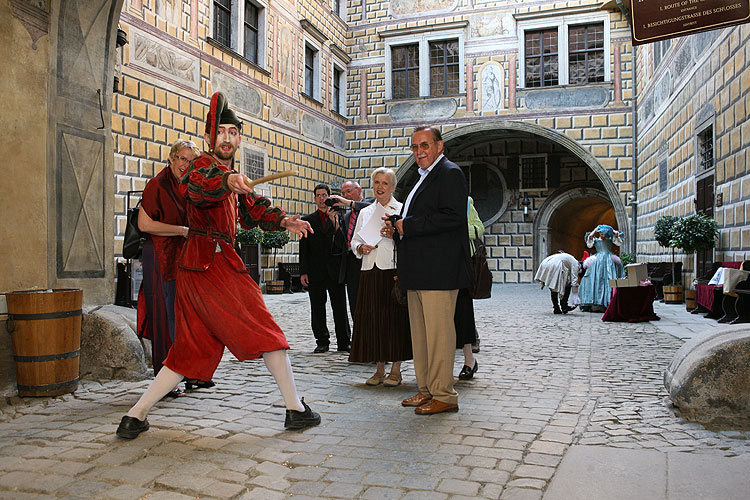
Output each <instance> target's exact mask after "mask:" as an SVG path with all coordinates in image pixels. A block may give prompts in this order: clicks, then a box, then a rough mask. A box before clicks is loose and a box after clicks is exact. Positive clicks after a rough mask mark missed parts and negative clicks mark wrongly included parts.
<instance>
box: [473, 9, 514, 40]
mask: <svg viewBox="0 0 750 500" xmlns="http://www.w3.org/2000/svg"><path fill="white" fill-rule="evenodd" d="M469 30H470V33H471V38H484V37H490V36H494V37H497V36H515V34H516V22H515V20H514V19H513V16H512V15H511V14H506V15H504V16H498V15H488V16H473V17H471V18H469Z"/></svg>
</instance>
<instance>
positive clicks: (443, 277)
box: [396, 157, 474, 290]
mask: <svg viewBox="0 0 750 500" xmlns="http://www.w3.org/2000/svg"><path fill="white" fill-rule="evenodd" d="M467 199H468V190H467V187H466V178H465V177H464V174H463V172H462V171H461V169H460V168H459V167H458V166H456V164H455V163H453V162H451V161H449V160H448V159H447V158H445V157H443V158H442V159H441V160H440V161H439V162H438V163H437V165H435V166H434V167H433V168H432V170H431V171H430V173H429V174H427V177H426V178H425V179H424V181H422V184H421V185H420V186H419V189H418V190H417V192H416V193H415V194H414V196H413V197H412V200H411V204H410V205H409V212H408V213H407V215H406V217H405V218H404V236H403V237H398V236H397V238H396V244H397V248H398V280H399V284H400V285H401V286H402V287H404V288H406V289H407V290H455V289H460V288H468V287H470V286H471V285H472V284H473V282H474V272H473V270H472V267H471V253H470V251H469V234H468V231H467V229H466V228H467V225H468V222H467V218H466V207H467ZM404 206H406V205H405V204H404Z"/></svg>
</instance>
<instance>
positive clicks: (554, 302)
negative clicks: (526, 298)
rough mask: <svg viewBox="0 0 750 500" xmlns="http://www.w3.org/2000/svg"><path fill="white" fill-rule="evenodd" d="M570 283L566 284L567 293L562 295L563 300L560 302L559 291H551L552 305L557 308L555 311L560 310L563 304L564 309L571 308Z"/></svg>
mask: <svg viewBox="0 0 750 500" xmlns="http://www.w3.org/2000/svg"><path fill="white" fill-rule="evenodd" d="M571 288H572V287H571V286H570V284H568V285H565V293H564V294H563V296H562V301H561V303H560V304H558V303H557V292H554V291H552V290H550V291H549V294H550V296H551V297H552V307H554V308H555V311H560V310H561V309H560V306H561V305H562V308H563V309H569V308H570V307H569V306H568V297H570V290H571Z"/></svg>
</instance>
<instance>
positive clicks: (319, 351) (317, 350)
mask: <svg viewBox="0 0 750 500" xmlns="http://www.w3.org/2000/svg"><path fill="white" fill-rule="evenodd" d="M324 352H328V346H327V345H319V346H318V347H316V348H315V350H314V351H313V354H323V353H324Z"/></svg>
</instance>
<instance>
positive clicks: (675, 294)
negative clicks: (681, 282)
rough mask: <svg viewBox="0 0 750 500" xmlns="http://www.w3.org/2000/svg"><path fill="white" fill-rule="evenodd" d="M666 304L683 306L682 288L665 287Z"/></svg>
mask: <svg viewBox="0 0 750 500" xmlns="http://www.w3.org/2000/svg"><path fill="white" fill-rule="evenodd" d="M664 303H665V304H682V287H681V286H665V287H664Z"/></svg>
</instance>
